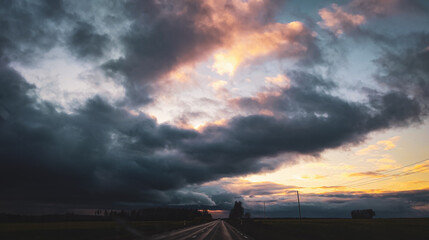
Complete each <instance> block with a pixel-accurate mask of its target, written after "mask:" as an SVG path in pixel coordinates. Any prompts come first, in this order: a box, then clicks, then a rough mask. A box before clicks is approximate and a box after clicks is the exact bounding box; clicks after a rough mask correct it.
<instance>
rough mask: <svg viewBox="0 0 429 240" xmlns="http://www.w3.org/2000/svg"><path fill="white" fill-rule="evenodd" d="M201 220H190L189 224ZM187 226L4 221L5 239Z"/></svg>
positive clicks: (64, 238) (109, 238)
mask: <svg viewBox="0 0 429 240" xmlns="http://www.w3.org/2000/svg"><path fill="white" fill-rule="evenodd" d="M199 223H201V222H189V221H188V222H187V223H186V226H190V225H193V224H199ZM181 227H184V223H183V221H142V222H121V221H96V222H47V223H0V239H1V240H17V239H26V240H28V239H31V240H33V239H44V240H51V239H55V240H57V239H58V240H60V239H61V240H71V239H73V240H75V239H76V240H81V239H88V240H90V239H91V240H94V239H103V240H104V239H106V240H115V239H121V240H127V239H136V238H139V237H142V239H144V237H145V236H148V235H152V234H156V233H161V232H165V231H170V230H173V229H178V228H181Z"/></svg>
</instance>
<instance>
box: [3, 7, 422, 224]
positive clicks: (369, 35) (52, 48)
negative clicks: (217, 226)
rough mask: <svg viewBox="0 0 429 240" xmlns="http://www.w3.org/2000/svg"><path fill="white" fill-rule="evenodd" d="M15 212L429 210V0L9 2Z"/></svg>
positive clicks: (8, 126)
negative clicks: (187, 208) (239, 205)
mask: <svg viewBox="0 0 429 240" xmlns="http://www.w3.org/2000/svg"><path fill="white" fill-rule="evenodd" d="M0 23H1V24H0V25H1V29H0V212H10V213H20V214H47V213H60V212H70V211H74V212H82V213H87V212H92V211H93V209H111V208H113V209H133V208H141V207H154V206H174V207H178V206H193V207H197V208H206V209H207V208H208V209H211V210H212V213H213V215H214V216H216V217H217V216H220V217H223V216H226V214H227V212H228V211H229V209H230V208H231V207H232V205H233V203H234V201H238V200H239V201H242V202H243V204H244V207H245V209H246V212H250V213H251V214H252V216H256V217H258V216H263V205H264V202H265V205H266V214H267V216H268V217H297V215H298V210H297V206H296V191H297V190H298V191H299V192H300V197H301V202H302V211H303V215H304V217H350V211H351V210H353V209H367V208H372V209H374V211H375V212H376V214H377V216H378V217H428V216H429V120H428V113H429V1H425V0H351V1H328V0H308V1H300V0H286V1H282V0H271V1H269V0H206V1H202V0H201V1H197V0H183V1H182V0H180V1H167V0H145V1H137V0H121V1H116V0H94V1H83V0H82V1H71V0H70V1H66V0H63V1H60V0H58V1H54V0H52V1H48V0H40V1H30V0H28V1H25V0H17V1H12V0H10V1H8V0H6V1H1V3H0Z"/></svg>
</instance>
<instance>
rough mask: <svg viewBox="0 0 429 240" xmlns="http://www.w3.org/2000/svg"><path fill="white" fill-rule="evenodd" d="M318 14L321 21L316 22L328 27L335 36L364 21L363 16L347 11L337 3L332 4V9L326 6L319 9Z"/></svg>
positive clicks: (350, 29)
mask: <svg viewBox="0 0 429 240" xmlns="http://www.w3.org/2000/svg"><path fill="white" fill-rule="evenodd" d="M319 15H320V17H321V18H322V20H323V21H322V22H318V24H319V25H320V26H321V27H323V28H327V29H329V30H330V31H331V32H333V33H334V34H335V35H336V36H340V35H341V34H343V33H345V32H350V31H352V30H353V29H355V28H357V27H358V26H359V25H361V24H363V23H365V16H363V15H359V14H351V13H348V12H346V11H344V10H343V9H342V8H341V7H340V6H338V5H337V4H332V10H329V9H327V8H322V9H320V10H319Z"/></svg>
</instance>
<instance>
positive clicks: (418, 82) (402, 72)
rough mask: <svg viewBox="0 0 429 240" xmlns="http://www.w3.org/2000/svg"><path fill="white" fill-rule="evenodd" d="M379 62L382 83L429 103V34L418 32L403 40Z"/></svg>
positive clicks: (387, 51)
mask: <svg viewBox="0 0 429 240" xmlns="http://www.w3.org/2000/svg"><path fill="white" fill-rule="evenodd" d="M397 41H398V44H396V45H395V47H391V48H387V49H386V50H385V51H384V53H383V55H382V56H381V57H379V58H378V59H376V60H375V63H376V64H377V66H378V68H379V69H380V71H378V72H377V73H376V76H375V77H376V79H377V80H378V82H380V83H381V84H383V85H385V86H387V87H389V88H392V89H395V90H397V91H403V92H406V93H407V94H409V95H411V96H414V97H416V98H417V99H419V100H420V101H421V102H425V103H426V104H425V106H426V108H427V107H428V106H427V102H428V100H429V33H414V34H411V35H407V36H403V37H401V38H399V39H398V40H397Z"/></svg>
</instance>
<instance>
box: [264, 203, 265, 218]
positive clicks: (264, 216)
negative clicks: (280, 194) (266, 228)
mask: <svg viewBox="0 0 429 240" xmlns="http://www.w3.org/2000/svg"><path fill="white" fill-rule="evenodd" d="M264 219H265V201H264Z"/></svg>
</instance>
